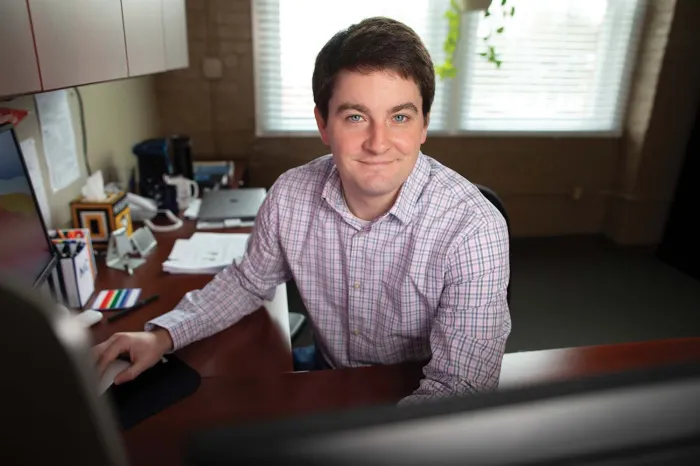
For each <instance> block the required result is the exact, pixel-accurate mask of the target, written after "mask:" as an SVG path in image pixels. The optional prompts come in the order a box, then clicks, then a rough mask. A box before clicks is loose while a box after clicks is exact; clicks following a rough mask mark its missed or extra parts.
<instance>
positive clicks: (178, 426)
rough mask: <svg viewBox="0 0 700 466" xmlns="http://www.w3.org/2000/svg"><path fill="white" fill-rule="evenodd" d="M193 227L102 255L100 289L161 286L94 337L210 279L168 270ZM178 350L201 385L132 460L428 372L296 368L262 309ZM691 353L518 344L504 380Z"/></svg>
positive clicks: (142, 428) (131, 326) (149, 429)
mask: <svg viewBox="0 0 700 466" xmlns="http://www.w3.org/2000/svg"><path fill="white" fill-rule="evenodd" d="M194 228H195V226H194V223H193V222H187V223H186V225H185V227H183V228H182V229H180V230H178V231H177V232H173V233H159V234H157V239H158V248H157V250H156V251H155V252H154V253H153V254H152V256H151V257H149V260H148V261H147V263H146V264H145V265H143V266H141V267H139V268H138V269H136V270H135V273H134V275H133V276H129V275H127V274H126V273H125V272H122V271H118V270H113V269H108V268H107V267H106V266H105V265H104V260H100V265H99V276H98V282H97V284H96V289H97V290H100V289H106V288H124V287H140V288H142V289H143V295H144V296H148V295H150V294H152V293H159V294H160V299H159V300H158V301H156V302H154V303H152V304H149V305H148V306H146V307H144V308H142V309H140V310H138V311H136V312H134V313H133V314H131V315H128V316H126V317H124V318H123V319H121V320H118V321H117V322H115V323H112V324H108V323H107V322H106V320H103V321H102V322H100V323H98V324H97V325H95V326H93V327H92V334H93V337H94V340H95V343H98V342H100V341H103V340H104V339H106V338H108V337H109V336H110V335H111V334H113V333H115V332H119V331H138V330H141V329H143V325H144V324H145V322H146V321H148V320H149V319H151V318H153V317H156V316H158V315H161V314H163V313H165V312H168V311H169V310H171V309H172V308H173V307H174V306H175V305H176V304H177V302H178V301H179V300H180V299H181V298H182V296H183V295H184V294H185V293H186V292H187V291H190V290H193V289H196V288H201V287H202V286H204V285H205V284H206V283H207V282H208V281H209V280H210V279H211V276H208V275H206V276H186V275H169V274H166V273H164V272H162V271H161V263H162V262H163V261H164V260H165V259H166V257H167V255H168V254H169V252H170V250H171V249H172V246H173V243H174V241H175V239H177V238H186V237H189V236H190V235H191V234H192V233H193V232H194ZM232 231H233V230H232ZM235 231H246V230H241V229H239V230H235ZM177 354H178V355H179V356H180V357H181V358H182V359H183V360H185V361H186V362H187V363H188V364H190V365H191V366H192V367H194V368H195V369H196V370H197V371H198V372H199V373H200V374H201V375H202V384H201V386H200V388H199V389H198V390H197V392H195V393H194V394H193V395H192V396H190V397H189V398H186V399H184V400H182V401H180V402H179V403H177V404H175V405H173V406H171V407H170V408H168V409H166V410H165V411H163V412H161V413H159V414H158V415H156V416H153V417H151V418H149V419H147V420H146V421H144V422H142V423H141V424H139V425H137V426H136V427H134V428H133V429H131V430H129V431H127V432H125V434H124V442H125V447H126V448H127V451H128V453H129V456H130V458H131V461H132V463H133V464H134V465H140V464H169V465H171V466H173V465H177V464H182V454H183V451H184V450H183V448H184V446H185V443H186V439H187V435H188V433H189V432H191V431H192V430H193V429H197V428H202V427H210V426H215V425H221V424H228V425H231V424H234V423H245V422H251V421H254V420H268V419H272V418H277V417H283V416H291V415H301V414H307V413H312V412H322V411H327V410H336V409H344V408H352V407H358V406H366V405H373V404H393V403H396V402H397V401H398V400H400V399H401V398H403V397H404V396H407V395H409V394H410V393H411V392H412V391H413V390H414V389H415V388H416V387H417V386H418V382H419V380H420V378H421V367H420V366H419V365H416V364H400V365H393V366H377V367H368V368H359V369H339V370H328V371H320V372H312V373H294V372H291V370H292V364H291V357H290V354H289V350H288V349H287V347H286V345H285V343H284V341H283V339H282V336H281V335H280V334H279V332H278V330H277V329H276V327H275V326H274V324H273V323H272V321H271V320H270V318H269V317H268V315H267V313H266V312H260V311H258V312H255V313H253V314H252V315H250V316H248V317H246V318H245V319H243V320H242V321H241V322H239V323H238V324H236V325H234V326H233V327H231V328H229V329H227V330H225V331H223V332H221V333H219V334H217V335H214V336H212V337H210V338H208V339H206V340H202V341H200V342H197V343H194V344H192V345H190V346H188V347H186V348H184V349H182V350H180V351H178V353H177ZM689 360H700V338H688V339H677V340H660V341H651V342H640V343H628V344H621V345H607V346H595V347H581V348H567V349H555V350H546V351H532V352H525V353H513V354H507V355H506V356H505V358H504V361H503V368H502V372H501V386H502V387H513V386H518V385H526V384H536V383H548V382H553V381H559V380H566V379H572V378H578V377H583V376H588V375H595V374H603V373H607V372H614V371H620V370H625V369H634V368H642V367H649V366H654V365H659V364H664V363H671V362H681V361H689Z"/></svg>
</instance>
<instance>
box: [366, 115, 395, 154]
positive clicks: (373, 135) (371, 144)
mask: <svg viewBox="0 0 700 466" xmlns="http://www.w3.org/2000/svg"><path fill="white" fill-rule="evenodd" d="M368 131H369V134H368V135H367V139H365V150H366V151H367V152H369V153H371V154H374V155H379V154H383V153H385V152H386V151H387V150H389V146H390V141H389V134H388V130H387V128H386V126H384V124H382V123H378V122H374V123H372V124H371V125H370V127H369V129H368Z"/></svg>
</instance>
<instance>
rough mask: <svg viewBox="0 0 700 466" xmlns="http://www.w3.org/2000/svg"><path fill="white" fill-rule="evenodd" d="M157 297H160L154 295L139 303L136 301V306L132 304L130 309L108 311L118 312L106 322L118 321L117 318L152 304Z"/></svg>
mask: <svg viewBox="0 0 700 466" xmlns="http://www.w3.org/2000/svg"><path fill="white" fill-rule="evenodd" d="M159 297H160V295H157V294H154V295H153V296H149V297H148V298H146V299H142V300H140V301H137V302H136V304H134V305H133V306H131V307H127V308H122V309H109V310H110V311H116V310H119V311H120V312H119V313H117V314H114V315H112V316H110V317H109V318H108V319H107V322H114V321H115V320H117V319H119V318H121V317H124V316H125V315H127V314H129V313H130V312H132V311H135V310H137V309H140V308H142V307H143V306H145V305H146V304H149V303H152V302H153V301H155V300H156V299H158V298H159ZM105 310H107V309H105Z"/></svg>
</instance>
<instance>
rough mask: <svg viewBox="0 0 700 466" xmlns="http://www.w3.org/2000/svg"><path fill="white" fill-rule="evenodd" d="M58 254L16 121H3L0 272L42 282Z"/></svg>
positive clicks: (0, 133)
mask: <svg viewBox="0 0 700 466" xmlns="http://www.w3.org/2000/svg"><path fill="white" fill-rule="evenodd" d="M56 260H57V258H56V254H55V251H54V249H53V246H52V244H51V240H50V239H49V237H48V234H47V232H46V225H44V219H43V217H42V216H41V210H40V209H39V204H38V202H37V199H36V193H35V192H34V188H33V186H32V183H31V180H30V178H29V172H28V170H27V166H26V164H25V162H24V158H23V156H22V150H21V149H20V145H19V142H18V141H17V135H16V134H15V131H14V128H13V126H12V125H9V124H6V125H0V273H4V274H11V275H13V276H15V277H17V278H18V279H20V280H22V281H24V282H27V283H28V284H29V285H30V286H38V285H40V284H41V283H42V282H43V281H44V279H45V278H46V276H47V275H48V274H49V273H50V272H51V271H52V270H53V268H54V266H55V264H56Z"/></svg>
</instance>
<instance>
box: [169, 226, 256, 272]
mask: <svg viewBox="0 0 700 466" xmlns="http://www.w3.org/2000/svg"><path fill="white" fill-rule="evenodd" d="M249 237H250V235H249V234H247V233H244V234H240V233H223V234H222V233H195V234H194V235H192V237H191V238H190V239H188V240H185V239H178V240H176V241H175V244H174V245H173V249H172V251H171V252H170V255H169V256H168V260H167V261H165V262H163V270H164V271H166V272H169V273H176V274H177V273H184V274H215V273H217V272H219V271H220V270H223V269H224V268H225V267H227V266H229V265H231V263H233V261H237V260H240V259H241V257H243V255H244V254H245V249H246V245H247V242H248V238H249Z"/></svg>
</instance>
